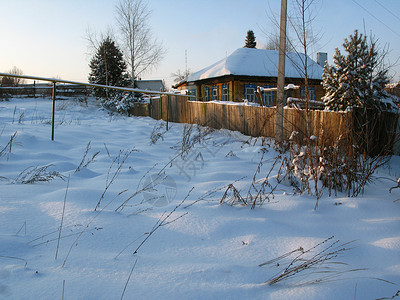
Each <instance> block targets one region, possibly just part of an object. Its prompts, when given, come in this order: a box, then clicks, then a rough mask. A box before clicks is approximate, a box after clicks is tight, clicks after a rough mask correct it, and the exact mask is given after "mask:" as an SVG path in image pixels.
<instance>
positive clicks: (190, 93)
mask: <svg viewBox="0 0 400 300" xmlns="http://www.w3.org/2000/svg"><path fill="white" fill-rule="evenodd" d="M189 95H191V96H195V97H196V96H197V90H196V89H191V90H189ZM189 100H193V101H195V100H196V98H189Z"/></svg>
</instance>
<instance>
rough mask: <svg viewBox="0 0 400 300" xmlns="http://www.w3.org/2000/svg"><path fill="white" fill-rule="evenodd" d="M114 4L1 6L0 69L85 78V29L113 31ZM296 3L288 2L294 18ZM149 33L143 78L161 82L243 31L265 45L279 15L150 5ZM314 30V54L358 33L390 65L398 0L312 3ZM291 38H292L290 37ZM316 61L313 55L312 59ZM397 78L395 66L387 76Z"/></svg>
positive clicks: (238, 42)
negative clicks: (150, 56)
mask: <svg viewBox="0 0 400 300" xmlns="http://www.w3.org/2000/svg"><path fill="white" fill-rule="evenodd" d="M116 2H117V1H113V0H107V1H106V0H69V1H61V0H35V1H32V0H13V1H2V3H1V4H0V25H1V28H2V35H1V37H2V41H1V47H0V71H2V72H5V71H7V70H9V69H11V68H12V67H13V66H17V67H18V68H20V69H22V70H23V71H24V73H25V74H29V75H36V76H43V77H55V76H58V77H61V78H63V79H67V80H76V81H87V76H88V73H89V67H88V63H89V60H90V55H88V43H87V42H86V40H85V35H86V30H87V28H88V27H90V28H91V29H92V30H95V31H97V32H102V31H103V32H104V31H106V30H107V28H109V27H116V26H115V19H114V15H115V13H114V12H115V9H114V6H115V3H116ZM293 2H294V0H288V3H289V11H288V13H289V14H293V10H292V7H293ZM148 4H149V7H150V9H151V10H152V15H151V19H150V22H149V23H150V25H151V27H152V29H153V34H154V36H155V37H156V38H157V39H159V40H160V41H162V43H163V45H164V47H165V48H166V50H167V54H166V57H165V59H164V61H163V62H162V64H161V65H160V66H159V67H158V69H157V70H154V71H152V72H151V73H148V74H145V75H144V76H143V79H145V78H146V79H165V80H166V81H167V83H170V82H172V78H171V76H170V74H171V73H173V72H175V71H177V70H178V69H181V70H184V69H185V51H187V62H188V67H189V68H190V70H191V71H197V70H199V69H202V68H204V67H206V66H208V65H210V64H212V63H214V62H216V61H217V60H220V59H222V58H224V57H225V56H226V55H229V54H230V53H232V52H233V51H234V50H236V49H237V48H239V47H242V46H243V43H244V39H245V36H246V32H247V30H249V29H251V30H253V31H254V33H255V35H256V38H257V40H258V42H259V44H260V43H266V41H267V37H266V36H265V34H264V33H263V30H264V31H268V32H270V31H271V32H272V31H275V30H276V29H275V25H274V24H273V22H271V20H270V16H271V15H275V16H277V17H279V12H280V1H279V0H247V1H244V0H213V1H211V0H202V1H195V0H148ZM313 10H314V12H315V19H314V21H313V28H314V31H315V32H319V33H320V35H321V39H320V40H319V42H318V43H317V44H316V45H315V46H314V47H313V49H311V50H312V52H313V53H315V52H318V51H321V52H327V53H328V61H329V62H332V55H333V53H334V49H335V47H341V45H342V43H343V40H344V38H346V37H348V36H349V35H350V34H352V33H353V32H354V30H355V29H359V31H360V32H362V33H367V35H371V33H372V35H374V36H375V37H376V38H378V39H379V42H380V44H381V45H382V46H384V45H389V49H390V56H389V58H390V62H391V63H394V62H395V61H396V60H397V59H398V58H399V57H400V1H399V0H318V1H317V2H316V5H314V7H313ZM289 34H290V33H289ZM311 56H312V57H313V58H314V55H313V54H311ZM393 75H394V80H400V67H399V66H397V67H396V68H395V69H394V72H393Z"/></svg>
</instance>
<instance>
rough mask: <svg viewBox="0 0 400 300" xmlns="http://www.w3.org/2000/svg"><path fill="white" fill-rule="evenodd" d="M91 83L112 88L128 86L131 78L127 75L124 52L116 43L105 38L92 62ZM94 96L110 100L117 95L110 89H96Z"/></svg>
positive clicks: (90, 65)
mask: <svg viewBox="0 0 400 300" xmlns="http://www.w3.org/2000/svg"><path fill="white" fill-rule="evenodd" d="M89 67H90V69H91V72H90V74H89V82H90V83H95V84H102V85H111V86H127V85H128V84H129V80H128V78H129V76H128V75H127V73H126V64H125V62H124V60H123V56H122V52H121V51H120V50H119V48H118V47H117V45H116V44H115V42H114V41H113V40H112V39H111V38H110V37H107V38H105V39H104V40H103V41H102V42H101V43H100V46H99V48H98V49H97V52H96V54H95V55H94V57H93V58H92V60H91V61H90V64H89ZM94 94H95V96H96V97H99V98H108V97H110V96H113V95H115V94H116V92H115V91H112V90H109V89H102V88H95V89H94Z"/></svg>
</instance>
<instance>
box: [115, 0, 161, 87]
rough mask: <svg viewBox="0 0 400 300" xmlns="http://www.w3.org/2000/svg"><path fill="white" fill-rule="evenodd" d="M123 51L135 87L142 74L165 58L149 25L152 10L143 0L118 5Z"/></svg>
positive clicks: (129, 0) (124, 0) (127, 1)
mask: <svg viewBox="0 0 400 300" xmlns="http://www.w3.org/2000/svg"><path fill="white" fill-rule="evenodd" d="M116 13H117V23H118V27H119V30H120V33H121V38H122V49H123V52H124V55H125V59H126V63H127V65H128V67H129V70H130V76H131V80H132V84H133V85H134V81H135V79H137V78H138V77H139V76H140V75H141V74H142V73H144V72H146V71H149V70H150V69H152V68H154V67H156V66H157V65H158V64H159V63H160V61H161V60H162V59H163V58H164V55H165V50H164V48H163V46H162V44H161V43H160V42H159V41H158V40H157V39H155V38H153V35H152V32H151V28H150V26H149V24H148V19H149V17H150V14H151V12H150V10H149V9H148V7H147V3H145V2H144V1H143V0H120V1H119V3H118V4H117V5H116Z"/></svg>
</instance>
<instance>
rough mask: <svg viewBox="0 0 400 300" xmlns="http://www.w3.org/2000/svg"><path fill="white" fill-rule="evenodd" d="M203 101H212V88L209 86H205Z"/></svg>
mask: <svg viewBox="0 0 400 300" xmlns="http://www.w3.org/2000/svg"><path fill="white" fill-rule="evenodd" d="M203 101H210V88H209V87H208V86H206V87H204V88H203Z"/></svg>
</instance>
